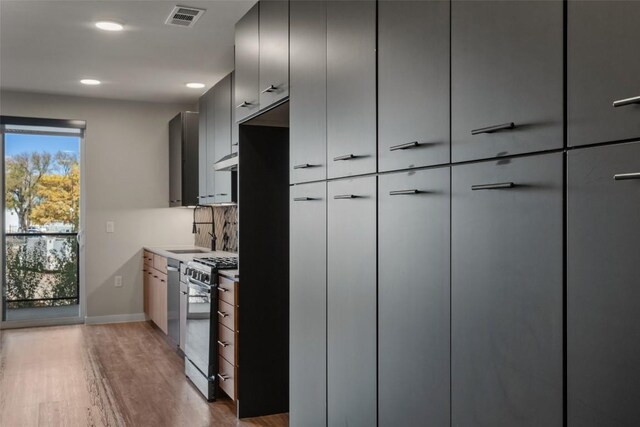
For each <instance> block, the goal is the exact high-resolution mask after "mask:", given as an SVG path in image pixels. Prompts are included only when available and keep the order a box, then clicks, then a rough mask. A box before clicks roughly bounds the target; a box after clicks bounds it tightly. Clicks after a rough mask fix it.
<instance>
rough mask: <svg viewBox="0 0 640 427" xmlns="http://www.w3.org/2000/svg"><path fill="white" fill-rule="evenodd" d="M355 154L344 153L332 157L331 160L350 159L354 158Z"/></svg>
mask: <svg viewBox="0 0 640 427" xmlns="http://www.w3.org/2000/svg"><path fill="white" fill-rule="evenodd" d="M355 158H356V156H354V155H353V154H345V155H344V156H338V157H334V158H333V161H334V162H338V161H340V160H351V159H355Z"/></svg>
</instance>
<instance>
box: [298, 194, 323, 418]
mask: <svg viewBox="0 0 640 427" xmlns="http://www.w3.org/2000/svg"><path fill="white" fill-rule="evenodd" d="M290 193H291V202H290V203H291V204H290V206H291V210H290V215H291V216H290V222H291V228H290V246H289V254H290V255H289V259H290V262H289V269H290V276H289V277H290V278H289V280H290V285H289V307H290V308H289V325H290V326H289V334H290V335H289V336H290V340H289V423H290V424H291V425H292V426H307V427H326V425H327V184H326V183H324V182H321V183H314V184H305V185H296V186H293V187H291V192H290Z"/></svg>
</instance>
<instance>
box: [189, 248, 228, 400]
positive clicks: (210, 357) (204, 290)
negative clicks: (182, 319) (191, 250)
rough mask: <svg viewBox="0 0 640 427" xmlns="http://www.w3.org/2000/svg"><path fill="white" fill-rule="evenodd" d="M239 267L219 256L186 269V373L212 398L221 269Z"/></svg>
mask: <svg viewBox="0 0 640 427" xmlns="http://www.w3.org/2000/svg"><path fill="white" fill-rule="evenodd" d="M237 268H238V259H237V258H235V257H216V258H196V259H194V260H193V261H190V262H189V263H187V267H186V269H185V278H186V281H187V283H188V291H187V307H186V314H187V316H186V334H185V347H184V353H185V374H186V376H187V377H188V378H189V379H190V380H191V382H192V383H193V384H194V385H195V386H196V388H197V389H198V390H199V391H200V392H201V393H202V394H203V395H204V396H205V397H206V398H207V400H209V401H212V400H215V396H216V388H217V381H216V376H217V373H218V354H217V349H218V346H217V341H218V336H217V335H218V328H217V322H218V319H217V316H215V313H216V311H217V307H218V285H217V284H218V270H223V269H237ZM212 313H213V314H214V315H213V316H212V315H211V314H212Z"/></svg>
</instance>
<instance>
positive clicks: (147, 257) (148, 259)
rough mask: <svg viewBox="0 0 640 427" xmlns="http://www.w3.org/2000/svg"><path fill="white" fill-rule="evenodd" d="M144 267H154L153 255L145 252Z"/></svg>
mask: <svg viewBox="0 0 640 427" xmlns="http://www.w3.org/2000/svg"><path fill="white" fill-rule="evenodd" d="M142 257H143V259H144V265H148V266H153V254H152V253H151V252H149V251H144V254H143V256H142Z"/></svg>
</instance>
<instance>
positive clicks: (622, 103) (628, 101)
mask: <svg viewBox="0 0 640 427" xmlns="http://www.w3.org/2000/svg"><path fill="white" fill-rule="evenodd" d="M632 104H640V96H634V97H633V98H627V99H619V100H617V101H613V106H614V107H624V106H625V105H632Z"/></svg>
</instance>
